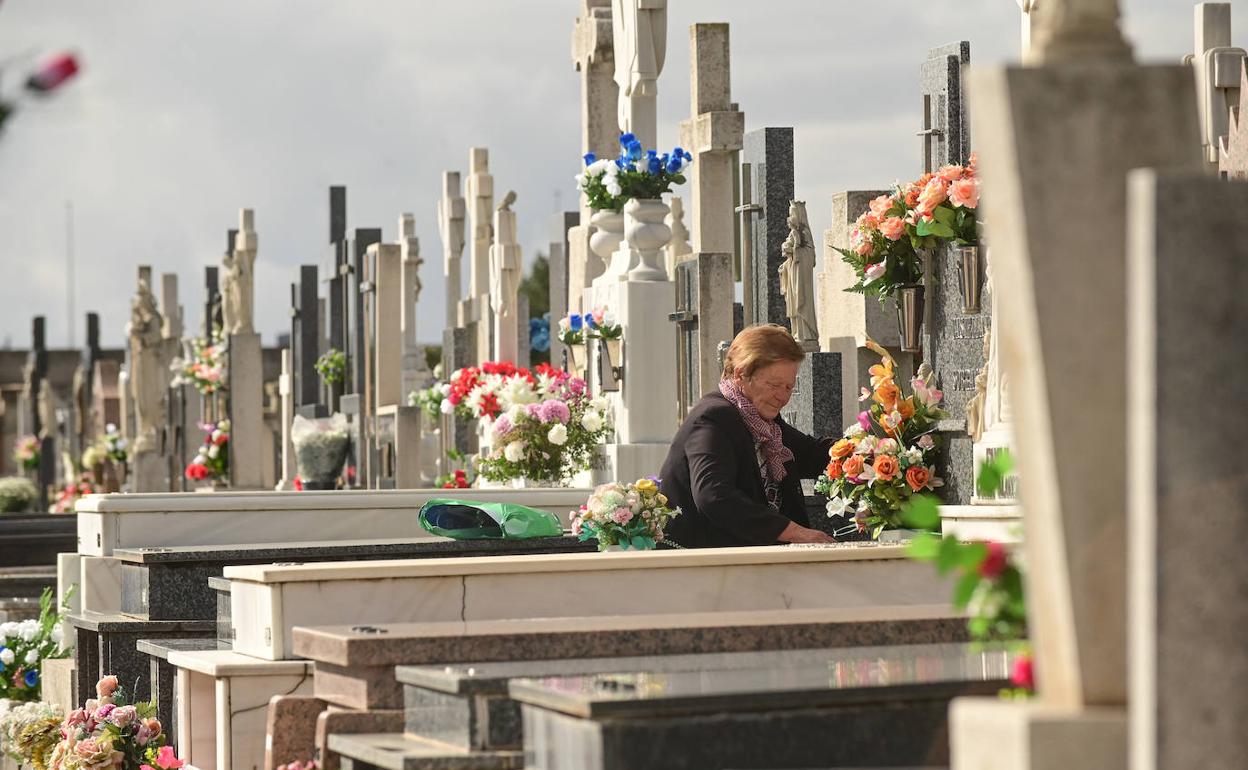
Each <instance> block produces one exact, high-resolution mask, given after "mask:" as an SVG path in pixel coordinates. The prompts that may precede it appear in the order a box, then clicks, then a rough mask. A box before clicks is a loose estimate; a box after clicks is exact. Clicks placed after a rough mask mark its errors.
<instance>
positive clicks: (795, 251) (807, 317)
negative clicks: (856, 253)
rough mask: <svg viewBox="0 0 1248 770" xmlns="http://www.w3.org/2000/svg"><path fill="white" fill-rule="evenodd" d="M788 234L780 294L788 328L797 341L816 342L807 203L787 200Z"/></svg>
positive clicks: (811, 243) (814, 343) (813, 250)
mask: <svg viewBox="0 0 1248 770" xmlns="http://www.w3.org/2000/svg"><path fill="white" fill-rule="evenodd" d="M788 225H789V237H788V238H786V239H785V240H784V243H783V244H782V245H781V247H780V248H781V253H783V254H784V257H785V259H784V262H783V263H782V264H781V265H780V294H781V295H782V296H783V297H784V300H785V302H784V304H785V315H787V316H788V318H789V330H790V331H791V332H792V334H793V338H794V339H795V340H797V341H798V342H799V343H803V344H807V345H818V342H819V328H818V325H817V322H816V320H815V244H814V239H813V238H812V237H811V233H810V221H809V219H808V218H807V216H806V203H805V202H804V201H793V202H791V203H790V204H789V218H788Z"/></svg>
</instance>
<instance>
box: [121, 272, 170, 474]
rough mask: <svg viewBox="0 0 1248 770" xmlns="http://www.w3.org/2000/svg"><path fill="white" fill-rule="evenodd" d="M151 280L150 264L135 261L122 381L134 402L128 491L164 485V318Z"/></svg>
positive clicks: (166, 386) (166, 376) (166, 370)
mask: <svg viewBox="0 0 1248 770" xmlns="http://www.w3.org/2000/svg"><path fill="white" fill-rule="evenodd" d="M151 281H152V269H151V268H150V267H147V266H141V267H140V268H139V282H138V288H137V291H136V293H135V295H134V298H133V299H131V301H130V327H129V337H130V361H129V364H130V366H129V378H128V382H129V387H130V393H131V396H132V398H133V400H132V402H131V403H132V404H133V406H134V434H133V435H134V441H133V442H132V443H131V444H130V449H131V452H130V460H131V463H132V467H133V475H132V477H131V479H132V481H131V491H134V492H162V491H167V490H168V480H167V479H166V477H165V470H166V469H165V468H164V463H163V462H162V460H161V456H160V452H161V446H162V443H163V433H164V420H165V416H166V415H165V398H166V397H167V395H168V390H169V378H170V375H169V362H170V360H171V358H172V356H171V355H170V353H171V350H170V348H169V346H168V345H167V344H166V340H165V339H164V336H163V333H162V329H163V326H164V319H163V318H161V315H160V310H159V309H158V308H157V305H156V297H155V295H153V294H152V290H151Z"/></svg>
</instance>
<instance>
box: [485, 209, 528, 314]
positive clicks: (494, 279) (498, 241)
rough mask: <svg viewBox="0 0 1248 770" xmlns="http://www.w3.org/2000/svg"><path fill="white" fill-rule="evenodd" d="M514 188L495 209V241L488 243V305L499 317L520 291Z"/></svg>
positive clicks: (508, 310) (509, 310)
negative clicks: (489, 244)
mask: <svg viewBox="0 0 1248 770" xmlns="http://www.w3.org/2000/svg"><path fill="white" fill-rule="evenodd" d="M515 201H516V193H515V191H514V190H513V191H510V192H508V193H507V195H506V197H504V198H503V202H502V203H501V204H499V206H498V210H497V211H495V212H494V243H493V245H491V246H490V305H491V307H493V308H494V312H495V313H498V314H499V315H501V316H510V315H511V314H512V313H513V312H515V309H516V295H517V293H518V292H519V291H520V267H521V266H520V244H519V243H518V242H517V241H516V212H514V211H512V210H511V204H512V203H515Z"/></svg>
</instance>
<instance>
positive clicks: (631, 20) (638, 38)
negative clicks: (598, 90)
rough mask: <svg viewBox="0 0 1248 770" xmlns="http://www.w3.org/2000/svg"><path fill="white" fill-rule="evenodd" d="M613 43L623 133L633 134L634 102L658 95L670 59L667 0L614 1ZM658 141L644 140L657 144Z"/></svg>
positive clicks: (644, 140)
mask: <svg viewBox="0 0 1248 770" xmlns="http://www.w3.org/2000/svg"><path fill="white" fill-rule="evenodd" d="M611 17H612V41H613V43H614V51H615V74H614V79H615V83H616V85H618V86H619V88H620V97H619V102H618V103H617V104H618V119H619V124H620V131H633V132H635V131H636V130H637V129H638V126H634V125H633V118H634V117H638V118H640V117H642V116H640V115H638V116H634V115H633V104H634V100H635V99H637V98H639V97H650V98H651V99H653V98H654V97H655V96H657V94H658V90H659V87H658V80H659V73H661V72H662V71H663V61H664V59H665V58H666V56H667V0H612V3H611ZM654 140H655V137H652V136H651V137H644V138H643V140H642V141H643V142H646V141H649V142H653V141H654Z"/></svg>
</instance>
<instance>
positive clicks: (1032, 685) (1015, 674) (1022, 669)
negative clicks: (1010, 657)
mask: <svg viewBox="0 0 1248 770" xmlns="http://www.w3.org/2000/svg"><path fill="white" fill-rule="evenodd" d="M1010 683H1011V684H1013V685H1014V686H1015V687H1022V688H1024V689H1027V690H1034V689H1036V676H1035V666H1034V664H1033V663H1032V660H1031V654H1030V653H1023V654H1021V655H1019V656H1018V657H1017V658H1015V659H1014V666H1013V667H1012V668H1011V669H1010Z"/></svg>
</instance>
